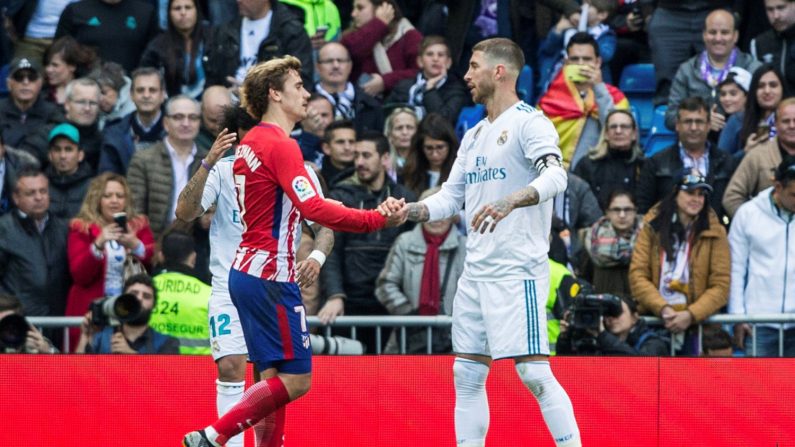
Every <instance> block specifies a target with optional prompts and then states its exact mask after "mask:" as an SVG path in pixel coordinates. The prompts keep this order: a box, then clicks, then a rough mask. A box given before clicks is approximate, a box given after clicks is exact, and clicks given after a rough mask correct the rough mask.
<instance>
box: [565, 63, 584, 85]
mask: <svg viewBox="0 0 795 447" xmlns="http://www.w3.org/2000/svg"><path fill="white" fill-rule="evenodd" d="M582 67H583V66H582V65H581V64H566V65H564V66H563V76H566V79H568V80H570V81H571V82H583V81H587V80H588V79H587V78H586V77H585V76H583V75H581V74H580V68H582Z"/></svg>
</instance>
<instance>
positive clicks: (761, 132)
mask: <svg viewBox="0 0 795 447" xmlns="http://www.w3.org/2000/svg"><path fill="white" fill-rule="evenodd" d="M769 136H770V126H769V125H767V124H762V125H760V126H759V127H757V128H756V139H757V140H758V139H760V138H767V137H769Z"/></svg>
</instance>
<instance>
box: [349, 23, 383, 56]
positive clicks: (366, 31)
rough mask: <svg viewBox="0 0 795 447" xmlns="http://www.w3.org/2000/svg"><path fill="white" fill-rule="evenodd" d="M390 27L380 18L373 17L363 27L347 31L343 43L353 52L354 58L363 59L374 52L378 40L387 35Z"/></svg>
mask: <svg viewBox="0 0 795 447" xmlns="http://www.w3.org/2000/svg"><path fill="white" fill-rule="evenodd" d="M388 33H389V27H388V26H386V25H385V24H384V22H382V21H381V20H380V19H372V20H370V21H369V22H367V23H365V24H364V26H363V27H361V28H359V29H357V30H353V31H351V32H349V33H345V35H343V36H342V44H343V45H345V48H347V49H348V51H349V52H350V53H351V57H352V58H353V59H354V60H362V59H365V58H366V57H368V56H371V55H372V53H373V47H374V46H375V44H376V43H378V41H380V40H381V39H383V38H384V37H386V35H387V34H388Z"/></svg>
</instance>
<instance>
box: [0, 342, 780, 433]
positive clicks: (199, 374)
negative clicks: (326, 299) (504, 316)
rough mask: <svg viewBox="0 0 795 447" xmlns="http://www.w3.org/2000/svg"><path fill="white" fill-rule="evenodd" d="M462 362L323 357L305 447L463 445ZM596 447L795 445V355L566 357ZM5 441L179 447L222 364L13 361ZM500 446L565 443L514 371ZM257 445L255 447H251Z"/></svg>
mask: <svg viewBox="0 0 795 447" xmlns="http://www.w3.org/2000/svg"><path fill="white" fill-rule="evenodd" d="M452 361H453V358H452V357H448V356H379V357H374V356H364V357H316V358H315V359H314V376H313V388H312V390H311V391H310V392H309V394H307V395H306V396H305V397H304V398H302V399H301V400H299V401H298V402H295V403H294V404H291V405H290V406H289V407H288V411H287V427H286V443H285V445H286V446H287V447H294V446H312V447H315V446H346V447H355V446H368V447H370V446H395V447H397V446H400V447H403V446H406V445H411V446H453V445H455V434H454V429H453V408H454V404H455V403H454V399H455V392H454V389H453V381H452ZM552 368H553V370H554V371H555V374H556V376H557V377H558V379H559V381H560V382H561V384H562V385H563V386H564V388H565V389H566V390H567V391H568V393H569V396H570V397H571V400H572V402H573V404H574V409H575V413H576V415H577V420H578V422H579V425H580V430H581V433H582V438H583V445H586V446H694V445H698V446H756V445H758V446H776V445H778V446H787V445H795V405H794V404H793V402H794V401H795V380H793V379H792V378H793V377H795V360H789V359H672V358H606V357H602V358H554V359H553V360H552ZM0 383H2V385H0V386H1V387H2V388H0V389H2V391H1V392H0V402H1V404H0V446H15V447H16V446H36V447H38V446H58V447H69V446H75V447H77V446H79V447H91V446H97V447H100V446H101V447H108V446H147V447H149V446H177V445H179V443H180V439H181V436H182V435H183V434H184V433H185V432H187V431H189V430H192V429H196V428H199V427H203V426H205V425H207V424H208V423H210V422H212V421H213V420H214V418H215V368H214V364H213V363H212V361H211V360H210V358H209V357H189V356H182V357H180V356H119V355H114V356H88V355H85V356H76V355H74V356H62V355H57V356H45V355H2V356H0ZM487 389H488V393H489V407H490V411H491V426H490V429H489V436H488V439H487V445H488V446H500V447H510V446H520V445H521V446H524V445H534V446H553V445H554V444H553V443H552V440H551V438H550V436H549V434H548V433H547V431H546V427H545V425H544V422H543V419H542V417H541V413H540V411H539V410H538V405H537V404H536V402H535V399H534V398H533V396H532V395H531V394H530V392H529V391H527V390H526V389H525V388H524V386H523V385H522V383H521V382H520V381H519V379H518V378H517V376H516V373H515V371H514V367H513V365H512V364H511V363H510V362H504V361H503V362H497V363H495V365H494V367H493V368H492V371H491V374H490V376H489V381H488V384H487ZM248 445H253V444H251V443H249V444H248Z"/></svg>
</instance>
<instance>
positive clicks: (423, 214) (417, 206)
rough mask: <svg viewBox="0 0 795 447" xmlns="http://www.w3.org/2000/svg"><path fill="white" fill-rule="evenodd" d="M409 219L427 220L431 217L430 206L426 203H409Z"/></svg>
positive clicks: (415, 220) (413, 220) (416, 220)
mask: <svg viewBox="0 0 795 447" xmlns="http://www.w3.org/2000/svg"><path fill="white" fill-rule="evenodd" d="M406 206H407V207H408V208H409V213H408V220H410V221H412V222H427V221H428V219H430V218H431V214H430V212H429V211H428V207H427V206H425V204H424V203H409V204H408V205H406Z"/></svg>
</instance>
